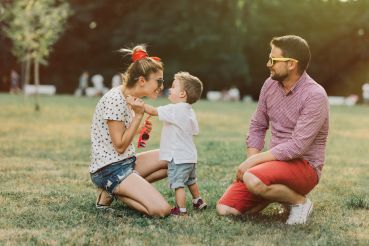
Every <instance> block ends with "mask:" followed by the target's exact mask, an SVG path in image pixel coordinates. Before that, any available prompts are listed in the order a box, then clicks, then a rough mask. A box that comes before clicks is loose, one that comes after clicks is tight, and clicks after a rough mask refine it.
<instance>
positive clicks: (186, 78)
mask: <svg viewBox="0 0 369 246" xmlns="http://www.w3.org/2000/svg"><path fill="white" fill-rule="evenodd" d="M174 79H176V80H178V81H180V82H181V86H182V89H183V90H184V91H186V93H187V103H189V104H193V103H195V102H197V100H199V99H200V97H201V93H202V89H203V86H202V82H201V80H200V79H199V78H197V77H195V76H193V75H191V74H189V73H188V72H178V73H176V74H175V75H174Z"/></svg>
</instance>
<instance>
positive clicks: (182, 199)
mask: <svg viewBox="0 0 369 246" xmlns="http://www.w3.org/2000/svg"><path fill="white" fill-rule="evenodd" d="M176 203H177V206H178V207H179V208H185V207H186V192H185V189H184V188H183V187H179V188H177V189H176Z"/></svg>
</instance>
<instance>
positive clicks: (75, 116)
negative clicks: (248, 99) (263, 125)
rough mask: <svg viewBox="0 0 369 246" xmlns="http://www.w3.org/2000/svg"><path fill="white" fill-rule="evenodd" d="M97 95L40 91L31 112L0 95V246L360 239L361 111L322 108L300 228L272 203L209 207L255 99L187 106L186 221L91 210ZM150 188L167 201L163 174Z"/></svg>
mask: <svg viewBox="0 0 369 246" xmlns="http://www.w3.org/2000/svg"><path fill="white" fill-rule="evenodd" d="M97 101H98V99H97V98H75V97H71V96H55V97H42V98H41V111H40V112H37V113H36V112H34V110H33V99H32V98H28V99H26V100H24V98H23V97H22V96H11V95H5V94H0V106H1V109H0V186H1V188H0V215H1V216H0V245H3V244H9V245H18V244H27V245H29V244H31V245H32V244H34V245H40V244H41V245H43V244H45V245H59V244H62V245H64V244H67V245H71V244H76V245H81V244H87V245H88V244H93V245H95V244H96V245H98V244H100V245H103V244H108V243H109V244H112V245H176V244H179V245H192V244H194V245H291V244H295V245H369V196H368V193H369V191H368V189H369V107H366V106H355V107H344V106H342V107H332V108H331V120H330V134H329V141H328V148H327V155H326V164H325V167H324V170H323V176H322V179H321V182H320V184H319V185H318V186H317V187H316V188H315V190H314V191H313V192H312V193H311V194H310V195H309V196H310V198H311V200H312V201H313V202H314V211H313V213H312V216H311V217H310V219H309V221H308V223H307V224H306V225H302V226H287V225H285V224H284V221H285V219H286V215H283V214H279V208H280V207H279V206H277V205H272V206H269V207H268V208H267V209H266V210H265V211H264V212H263V213H262V214H261V215H258V216H253V217H246V218H242V219H232V218H224V217H219V216H217V214H216V212H215V205H216V202H217V200H218V199H219V197H220V196H221V195H222V194H223V192H224V191H225V189H226V188H227V187H228V185H229V184H230V183H231V181H232V179H233V178H234V176H235V168H236V167H237V166H238V164H239V163H240V162H241V161H243V160H244V158H245V153H244V149H245V134H246V131H247V129H248V124H249V121H250V117H251V115H252V113H253V111H254V110H255V107H256V104H244V103H220V102H219V103H218V102H217V103H213V102H207V101H201V102H199V103H197V104H195V105H194V108H195V110H196V111H197V116H198V120H199V122H200V127H201V133H200V135H199V136H198V137H197V138H196V143H197V147H198V153H199V165H198V177H199V185H200V189H201V191H202V195H203V197H204V198H205V199H206V200H207V202H208V204H209V207H208V209H207V210H206V211H205V212H203V213H195V212H192V208H190V216H189V217H188V218H186V219H178V218H177V219H176V218H170V217H169V218H164V219H150V218H147V217H145V216H142V215H140V214H138V213H136V212H134V211H132V210H131V209H129V208H127V206H125V205H122V204H120V203H118V202H114V204H113V207H114V208H115V209H116V212H114V213H104V212H99V211H97V210H96V209H95V207H94V202H95V189H94V186H93V184H92V183H91V181H90V178H89V173H88V165H89V158H90V136H89V134H90V123H91V118H92V114H93V112H94V108H95V105H96V103H97ZM152 103H153V104H154V105H162V104H166V103H168V101H167V100H166V99H160V100H157V101H155V102H152ZM153 124H154V129H153V132H152V137H151V139H150V141H149V143H148V147H147V149H154V148H158V146H159V136H160V130H161V123H160V122H159V121H158V120H157V119H153ZM155 186H156V187H157V188H158V190H159V191H160V192H161V193H162V194H163V195H164V196H165V198H167V199H168V200H169V202H170V203H171V204H173V203H174V195H173V192H172V191H170V190H169V189H168V187H167V184H166V180H163V181H160V182H157V183H155ZM187 194H188V195H187V198H188V199H187V202H188V207H190V201H189V200H190V195H189V193H187Z"/></svg>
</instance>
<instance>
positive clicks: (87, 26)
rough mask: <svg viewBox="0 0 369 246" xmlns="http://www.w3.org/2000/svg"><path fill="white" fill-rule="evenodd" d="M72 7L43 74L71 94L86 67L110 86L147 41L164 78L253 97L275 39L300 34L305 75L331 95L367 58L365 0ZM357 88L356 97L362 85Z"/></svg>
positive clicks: (80, 1)
mask: <svg viewBox="0 0 369 246" xmlns="http://www.w3.org/2000/svg"><path fill="white" fill-rule="evenodd" d="M69 3H70V5H71V7H72V9H73V11H74V12H75V14H74V15H73V16H72V17H71V18H70V19H69V22H68V27H69V28H68V30H67V32H66V33H65V35H64V36H63V37H62V38H61V39H60V40H59V41H58V42H57V43H56V45H55V52H54V53H53V54H52V56H51V57H50V66H49V69H48V70H47V71H46V70H45V71H43V74H44V75H45V77H47V78H48V79H49V80H50V81H56V83H57V86H58V87H59V88H61V90H64V91H72V90H73V88H74V87H75V86H76V84H77V78H78V76H79V74H80V73H81V72H82V71H83V70H85V69H88V70H90V73H91V74H93V73H101V74H103V75H104V76H105V78H106V79H107V80H106V81H105V83H106V84H107V85H108V84H109V79H110V78H111V77H112V76H113V74H114V73H116V72H118V71H120V72H122V71H124V69H125V68H126V66H128V64H129V62H130V60H129V59H123V58H122V57H121V56H120V55H119V54H118V53H117V52H115V51H117V50H118V49H119V48H122V47H126V46H131V45H133V44H138V43H147V44H148V45H149V52H150V53H151V54H152V55H155V56H160V57H161V58H162V59H163V61H164V63H165V76H166V80H170V79H172V77H173V74H174V73H175V72H178V71H180V70H186V71H189V72H191V73H193V74H195V75H197V76H199V77H200V78H201V79H202V80H203V81H204V83H205V89H206V90H209V89H217V90H220V89H224V88H227V87H229V86H231V85H236V86H238V87H239V88H240V89H241V91H242V93H243V94H253V95H254V96H255V97H256V96H257V95H258V93H259V90H260V87H261V85H262V83H263V82H264V80H265V79H266V77H267V76H268V75H269V72H268V70H267V68H266V67H265V63H266V61H267V57H268V53H269V41H270V40H271V38H272V37H273V36H279V35H285V34H296V35H300V36H302V37H304V38H305V39H306V40H307V41H308V42H309V44H310V47H311V51H312V61H311V64H310V67H309V70H308V72H309V73H310V75H312V77H313V78H315V79H316V80H317V81H318V82H319V83H321V84H322V85H323V86H324V87H325V88H326V89H327V91H328V93H330V92H332V93H335V92H337V91H339V90H340V88H341V91H342V84H341V82H340V81H341V79H342V77H343V76H347V73H348V71H349V70H350V68H352V67H354V66H355V65H356V64H358V63H360V62H362V61H365V60H368V58H369V49H367V44H368V41H369V12H368V11H367V9H369V1H366V0H351V1H350V0H349V1H345V2H343V1H339V0H300V1H291V0H234V1H229V0H202V1H195V0H177V1H169V0H145V1H135V0H125V1H104V0H96V1H88V0H69ZM66 64H67V66H66ZM64 81H67V82H68V83H64ZM353 83H356V86H353V87H352V89H353V90H356V91H357V93H358V91H359V90H360V89H359V88H360V86H361V85H360V83H361V81H353ZM353 92H355V91H353ZM351 93H352V92H351Z"/></svg>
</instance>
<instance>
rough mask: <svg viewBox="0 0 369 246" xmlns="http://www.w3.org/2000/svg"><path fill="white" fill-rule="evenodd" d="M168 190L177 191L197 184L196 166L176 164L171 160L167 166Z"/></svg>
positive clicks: (192, 164) (193, 164)
mask: <svg viewBox="0 0 369 246" xmlns="http://www.w3.org/2000/svg"><path fill="white" fill-rule="evenodd" d="M168 179H169V188H171V189H177V188H183V187H185V186H188V185H193V184H195V183H196V182H197V178H196V164H195V163H181V164H177V163H174V161H173V160H171V161H170V162H169V164H168Z"/></svg>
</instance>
